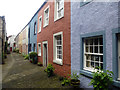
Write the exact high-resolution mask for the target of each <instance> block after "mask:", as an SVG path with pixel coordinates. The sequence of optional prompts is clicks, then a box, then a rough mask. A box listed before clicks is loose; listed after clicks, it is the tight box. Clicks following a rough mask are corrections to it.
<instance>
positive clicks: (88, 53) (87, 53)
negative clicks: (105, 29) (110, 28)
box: [83, 36, 103, 72]
mask: <svg viewBox="0 0 120 90" xmlns="http://www.w3.org/2000/svg"><path fill="white" fill-rule="evenodd" d="M89 38H90V39H91V38H92V39H95V38H99V36H97V37H89ZM87 39H88V38H87ZM102 39H103V36H102ZM85 40H86V38H85V39H84V68H83V69H84V70H88V71H91V72H94V71H97V69H94V68H92V67H87V65H86V62H87V61H89V62H90V63H91V62H92V61H91V60H86V55H93V56H94V55H96V56H103V53H99V52H100V49H99V47H100V46H102V47H103V45H100V44H99V43H98V45H95V44H94V41H93V53H91V52H90V51H89V52H86V45H85ZM98 42H99V41H98ZM95 46H98V53H94V47H95ZM89 47H90V46H89ZM94 59H95V57H94ZM93 63H98V64H99V65H100V64H103V62H100V57H99V61H93ZM90 66H91V65H90ZM94 66H95V65H94ZM99 71H101V70H100V69H99Z"/></svg>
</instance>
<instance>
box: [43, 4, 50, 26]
mask: <svg viewBox="0 0 120 90" xmlns="http://www.w3.org/2000/svg"><path fill="white" fill-rule="evenodd" d="M47 9H48V24H46V13H45V12H46V10H47ZM49 14H50V6H49V5H48V6H47V7H46V8H45V10H44V22H43V24H44V25H43V27H46V26H48V25H49Z"/></svg>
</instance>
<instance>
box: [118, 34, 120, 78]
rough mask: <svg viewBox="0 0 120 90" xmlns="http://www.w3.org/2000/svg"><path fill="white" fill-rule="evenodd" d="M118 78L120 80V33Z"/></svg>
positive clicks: (119, 36) (119, 39)
mask: <svg viewBox="0 0 120 90" xmlns="http://www.w3.org/2000/svg"><path fill="white" fill-rule="evenodd" d="M118 80H120V34H119V35H118Z"/></svg>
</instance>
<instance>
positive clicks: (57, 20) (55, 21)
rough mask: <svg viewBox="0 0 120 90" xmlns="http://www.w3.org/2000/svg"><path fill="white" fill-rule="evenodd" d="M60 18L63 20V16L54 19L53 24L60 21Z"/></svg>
mask: <svg viewBox="0 0 120 90" xmlns="http://www.w3.org/2000/svg"><path fill="white" fill-rule="evenodd" d="M62 18H64V16H62V17H59V18H57V19H54V22H56V21H58V20H60V19H62Z"/></svg>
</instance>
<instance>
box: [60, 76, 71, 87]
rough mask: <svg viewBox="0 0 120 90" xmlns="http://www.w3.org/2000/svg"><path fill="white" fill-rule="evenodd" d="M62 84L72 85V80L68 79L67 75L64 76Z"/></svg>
mask: <svg viewBox="0 0 120 90" xmlns="http://www.w3.org/2000/svg"><path fill="white" fill-rule="evenodd" d="M61 84H62V86H64V85H65V86H66V85H70V80H69V79H67V78H66V77H64V78H63V81H62V82H61Z"/></svg>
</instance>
